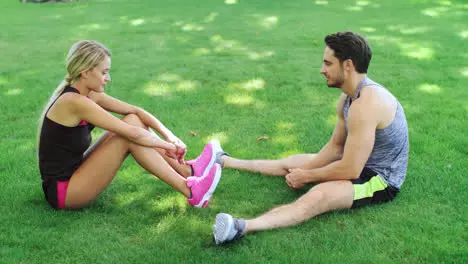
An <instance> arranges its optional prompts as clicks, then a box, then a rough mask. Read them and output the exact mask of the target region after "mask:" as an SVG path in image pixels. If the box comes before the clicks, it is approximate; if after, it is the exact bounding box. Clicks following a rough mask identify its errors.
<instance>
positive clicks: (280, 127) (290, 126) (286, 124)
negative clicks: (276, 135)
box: [276, 122, 296, 131]
mask: <svg viewBox="0 0 468 264" xmlns="http://www.w3.org/2000/svg"><path fill="white" fill-rule="evenodd" d="M295 126H296V125H295V124H293V123H291V122H279V123H278V124H276V128H277V129H278V130H282V131H284V130H291V129H293V128H294V127H295Z"/></svg>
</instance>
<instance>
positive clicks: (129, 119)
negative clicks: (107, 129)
mask: <svg viewBox="0 0 468 264" xmlns="http://www.w3.org/2000/svg"><path fill="white" fill-rule="evenodd" d="M122 121H124V122H125V123H127V124H130V125H133V126H138V127H144V128H146V125H145V124H144V123H143V122H142V121H141V119H140V117H139V116H138V115H136V114H128V115H126V116H124V117H123V118H122Z"/></svg>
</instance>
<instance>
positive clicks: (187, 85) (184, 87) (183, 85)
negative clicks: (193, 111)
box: [176, 80, 197, 92]
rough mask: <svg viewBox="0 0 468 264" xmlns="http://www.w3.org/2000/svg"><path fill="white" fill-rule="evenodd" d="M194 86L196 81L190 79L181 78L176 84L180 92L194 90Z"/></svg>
mask: <svg viewBox="0 0 468 264" xmlns="http://www.w3.org/2000/svg"><path fill="white" fill-rule="evenodd" d="M196 88H197V82H196V81H192V80H183V81H180V82H179V83H177V85H176V90H177V91H182V92H188V91H194V90H195V89H196Z"/></svg>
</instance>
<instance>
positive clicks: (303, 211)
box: [292, 185, 327, 222]
mask: <svg viewBox="0 0 468 264" xmlns="http://www.w3.org/2000/svg"><path fill="white" fill-rule="evenodd" d="M316 187H320V186H319V185H317V186H316ZM326 196H327V193H326V192H325V190H323V189H322V188H315V187H314V188H312V189H311V190H310V191H309V192H308V193H306V194H304V195H303V196H302V197H301V198H299V199H298V200H297V201H295V202H294V203H293V204H292V206H293V207H294V211H295V212H296V213H295V216H294V218H295V219H296V220H297V221H299V222H304V221H306V220H308V219H310V218H312V217H314V216H315V215H317V209H319V207H321V206H323V205H324V204H325V200H326Z"/></svg>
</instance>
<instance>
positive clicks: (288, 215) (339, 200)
mask: <svg viewBox="0 0 468 264" xmlns="http://www.w3.org/2000/svg"><path fill="white" fill-rule="evenodd" d="M353 198H354V188H353V184H352V183H351V182H350V181H331V182H325V183H321V184H318V185H316V186H314V187H313V188H312V189H311V190H310V191H308V192H307V193H306V194H304V195H303V196H302V197H300V198H299V199H298V200H296V201H295V202H293V203H291V204H287V205H283V206H280V207H277V208H274V209H273V210H271V211H269V212H267V213H265V214H264V215H261V216H259V217H256V218H253V219H249V220H242V219H232V217H231V216H230V215H228V214H218V215H217V216H216V223H215V226H214V236H215V241H216V243H217V244H219V243H224V242H229V241H231V240H233V239H235V238H237V237H239V236H242V235H245V234H247V233H250V232H255V231H262V230H268V229H273V228H281V227H287V226H293V225H297V224H299V223H302V222H305V221H306V220H309V219H311V218H312V217H314V216H317V215H319V214H322V213H325V212H329V211H333V210H337V209H346V208H351V206H352V204H353Z"/></svg>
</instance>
